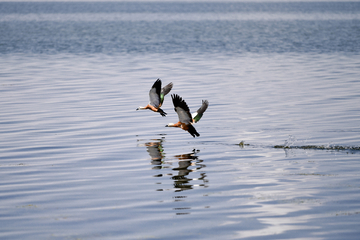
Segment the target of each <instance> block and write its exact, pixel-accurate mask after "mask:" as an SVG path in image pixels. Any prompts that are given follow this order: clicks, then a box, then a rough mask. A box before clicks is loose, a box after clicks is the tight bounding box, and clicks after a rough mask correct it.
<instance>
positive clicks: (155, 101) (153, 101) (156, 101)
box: [149, 79, 161, 108]
mask: <svg viewBox="0 0 360 240" xmlns="http://www.w3.org/2000/svg"><path fill="white" fill-rule="evenodd" d="M160 92H161V80H160V79H158V80H156V81H155V83H154V84H153V86H152V87H151V89H150V92H149V98H150V105H151V106H154V107H156V108H158V107H159V105H160V103H161V101H160Z"/></svg>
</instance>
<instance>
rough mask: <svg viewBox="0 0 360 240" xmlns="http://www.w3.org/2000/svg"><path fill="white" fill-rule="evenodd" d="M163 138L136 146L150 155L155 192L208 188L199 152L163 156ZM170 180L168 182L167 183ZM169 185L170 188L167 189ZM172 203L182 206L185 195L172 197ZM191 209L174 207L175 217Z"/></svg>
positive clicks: (177, 191) (194, 150) (188, 212)
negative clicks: (155, 179) (155, 180)
mask: <svg viewBox="0 0 360 240" xmlns="http://www.w3.org/2000/svg"><path fill="white" fill-rule="evenodd" d="M164 141H165V138H164V137H163V138H161V139H151V141H149V142H146V143H145V144H139V145H138V146H142V147H143V146H145V147H146V150H147V152H148V153H149V155H150V159H151V165H153V167H152V169H153V170H155V171H156V174H154V175H153V176H154V177H156V178H157V179H158V180H157V182H156V185H157V186H161V187H162V188H159V187H158V188H157V189H156V191H174V192H176V193H180V192H184V191H185V190H191V189H196V188H206V187H208V185H207V184H208V180H207V175H206V173H205V172H204V168H205V167H206V165H205V164H203V162H204V161H203V160H201V159H199V156H198V153H199V152H200V150H196V149H193V150H192V151H191V152H190V153H185V154H179V155H174V156H173V157H168V156H165V155H166V154H165V152H164V148H163V146H162V144H163V142H164ZM169 180H170V182H169ZM169 185H171V186H172V187H169ZM173 199H174V202H178V204H180V205H181V204H182V203H181V202H184V201H186V199H187V196H186V195H185V194H180V195H179V194H177V195H176V196H174V197H173ZM190 209H191V207H190V208H189V207H185V208H184V207H176V208H173V210H175V211H176V215H184V214H190Z"/></svg>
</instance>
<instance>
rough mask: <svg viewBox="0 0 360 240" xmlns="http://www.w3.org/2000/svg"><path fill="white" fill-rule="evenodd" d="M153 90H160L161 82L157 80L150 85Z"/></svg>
mask: <svg viewBox="0 0 360 240" xmlns="http://www.w3.org/2000/svg"><path fill="white" fill-rule="evenodd" d="M152 87H153V88H156V89H159V88H160V89H161V80H160V79H159V78H158V79H157V80H156V81H155V82H154V84H153V85H152Z"/></svg>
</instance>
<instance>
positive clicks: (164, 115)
mask: <svg viewBox="0 0 360 240" xmlns="http://www.w3.org/2000/svg"><path fill="white" fill-rule="evenodd" d="M158 112H159V113H160V115H161V116H163V117H166V114H167V113H166V112H164V110H162V109H161V108H159V109H158Z"/></svg>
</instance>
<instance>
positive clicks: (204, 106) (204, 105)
mask: <svg viewBox="0 0 360 240" xmlns="http://www.w3.org/2000/svg"><path fill="white" fill-rule="evenodd" d="M208 106H209V102H208V100H205V101H204V100H203V101H202V105H201V107H200V108H199V109H198V110H197V111H196V113H193V115H192V118H193V119H194V123H196V122H198V121H199V120H200V119H201V117H202V116H203V114H204V112H205V111H206V109H207V108H208Z"/></svg>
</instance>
